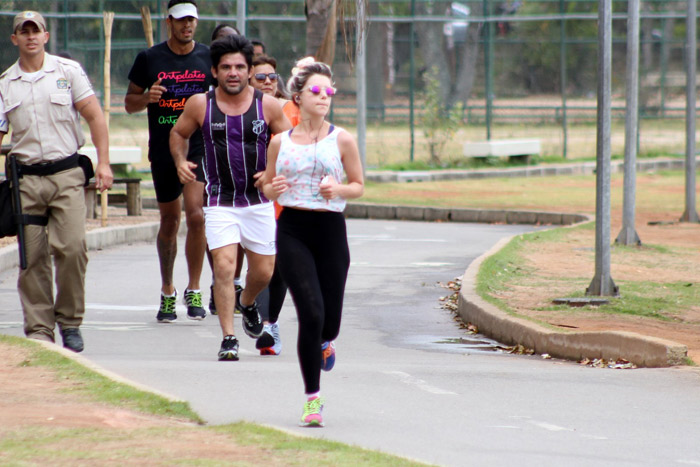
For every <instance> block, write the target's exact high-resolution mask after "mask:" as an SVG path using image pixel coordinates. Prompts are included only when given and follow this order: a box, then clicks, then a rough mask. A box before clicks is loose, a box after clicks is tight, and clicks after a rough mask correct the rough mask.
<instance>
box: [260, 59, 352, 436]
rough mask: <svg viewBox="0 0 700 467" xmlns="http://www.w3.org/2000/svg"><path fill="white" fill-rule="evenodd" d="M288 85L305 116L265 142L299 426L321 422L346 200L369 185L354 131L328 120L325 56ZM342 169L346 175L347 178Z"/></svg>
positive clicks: (344, 260) (344, 251)
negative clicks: (293, 317)
mask: <svg viewBox="0 0 700 467" xmlns="http://www.w3.org/2000/svg"><path fill="white" fill-rule="evenodd" d="M295 71H297V73H296V74H294V75H293V76H292V78H291V79H290V80H289V85H288V89H289V92H290V93H291V95H292V99H293V100H294V102H295V103H296V104H297V105H298V106H299V111H300V122H299V124H298V125H297V126H296V127H294V128H293V129H292V130H290V131H285V132H284V133H281V134H279V135H276V136H275V137H274V138H273V139H272V141H271V142H270V147H269V149H268V164H267V170H266V173H265V177H264V180H265V181H264V186H263V189H264V192H265V196H266V197H268V198H269V199H276V200H277V202H278V203H279V204H280V205H282V206H283V207H284V209H283V210H282V214H281V215H280V217H279V219H278V223H277V261H278V267H279V270H280V272H281V274H282V278H283V279H284V281H285V282H286V284H287V286H288V287H289V292H290V294H291V296H292V300H293V301H294V306H295V307H296V312H297V318H298V321H299V335H298V340H297V353H298V355H299V365H300V367H301V373H302V377H303V380H304V387H305V392H306V401H305V403H304V411H303V414H302V417H301V421H300V425H301V426H323V416H322V410H323V403H324V401H323V399H322V398H321V396H320V380H321V370H325V371H329V370H331V369H332V368H333V365H334V364H335V345H334V343H333V341H334V340H335V339H336V337H337V336H338V333H339V331H340V320H341V315H342V310H343V296H344V294H345V282H346V279H347V275H348V269H349V267H350V252H349V248H348V241H347V233H346V227H345V217H344V216H343V210H344V209H345V204H346V200H348V199H353V198H359V197H360V196H362V193H363V191H364V181H363V176H362V164H361V162H360V155H359V151H358V149H357V144H356V143H355V139H354V138H353V137H352V136H351V135H350V133H348V132H347V131H345V130H343V129H341V128H338V127H335V126H333V125H331V124H330V123H328V122H327V121H326V120H325V117H326V115H327V114H328V111H329V109H330V105H331V98H332V97H333V95H334V94H335V92H336V91H335V89H334V88H333V86H332V78H333V74H332V72H331V69H330V67H329V66H328V65H326V64H325V63H320V62H314V63H310V64H307V65H305V66H303V67H301V68H299V69H298V70H295ZM343 172H344V173H345V175H346V180H345V181H343Z"/></svg>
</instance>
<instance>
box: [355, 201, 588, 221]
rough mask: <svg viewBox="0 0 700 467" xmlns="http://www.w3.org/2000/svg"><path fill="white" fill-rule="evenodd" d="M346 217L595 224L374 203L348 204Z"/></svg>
mask: <svg viewBox="0 0 700 467" xmlns="http://www.w3.org/2000/svg"><path fill="white" fill-rule="evenodd" d="M345 217H349V218H353V219H386V220H407V221H426V222H478V223H486V224H532V225H542V224H544V225H550V224H551V225H571V224H576V223H578V222H584V221H589V220H592V217H590V216H587V215H584V214H566V213H557V212H545V211H508V210H502V209H499V210H497V209H467V208H435V207H429V206H394V205H389V204H374V203H348V204H347V206H346V208H345Z"/></svg>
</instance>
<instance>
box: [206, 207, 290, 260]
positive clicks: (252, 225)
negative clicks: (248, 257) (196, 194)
mask: <svg viewBox="0 0 700 467" xmlns="http://www.w3.org/2000/svg"><path fill="white" fill-rule="evenodd" d="M204 228H205V234H206V236H207V244H208V245H209V249H210V250H215V249H217V248H221V247H224V246H227V245H232V244H234V243H240V244H241V245H242V246H243V248H245V249H246V250H250V251H252V252H253V253H257V254H259V255H274V254H275V252H276V248H275V234H276V229H277V223H276V221H275V207H274V204H273V203H263V204H256V205H254V206H247V207H243V208H235V207H229V206H210V207H205V208H204Z"/></svg>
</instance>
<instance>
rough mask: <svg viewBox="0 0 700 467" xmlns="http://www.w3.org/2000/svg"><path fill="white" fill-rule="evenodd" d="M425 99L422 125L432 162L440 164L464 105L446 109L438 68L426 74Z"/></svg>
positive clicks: (458, 122) (457, 124)
mask: <svg viewBox="0 0 700 467" xmlns="http://www.w3.org/2000/svg"><path fill="white" fill-rule="evenodd" d="M423 99H424V102H423V115H422V118H421V125H422V127H423V134H424V135H425V139H426V145H427V146H428V151H429V153H430V162H431V163H433V164H440V162H441V157H442V152H443V149H444V148H445V144H446V143H447V142H448V141H449V140H450V139H452V137H453V136H454V134H455V132H456V131H457V128H458V127H459V124H460V122H461V116H462V104H458V105H455V106H454V107H452V108H451V109H448V108H446V107H445V104H444V102H443V98H442V90H441V87H440V80H439V70H438V69H437V67H432V68H430V69H429V70H428V71H427V72H426V74H425V89H424V90H423Z"/></svg>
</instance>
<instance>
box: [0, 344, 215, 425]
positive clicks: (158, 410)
mask: <svg viewBox="0 0 700 467" xmlns="http://www.w3.org/2000/svg"><path fill="white" fill-rule="evenodd" d="M0 342H7V343H10V344H13V345H16V344H19V345H23V346H25V347H28V348H30V349H31V351H32V353H31V355H30V356H29V358H27V359H26V360H25V361H24V362H22V365H23V366H44V367H48V368H51V369H53V370H55V371H57V373H58V375H59V378H61V379H62V380H70V381H73V382H74V383H75V384H74V385H73V386H71V391H72V392H76V393H79V394H81V395H83V396H85V397H86V398H88V399H91V400H95V401H100V402H106V403H108V404H112V405H115V406H122V407H126V408H130V409H134V410H138V411H141V412H144V413H151V414H155V415H162V416H166V417H177V418H184V419H188V420H191V421H194V422H198V423H202V422H203V421H202V419H201V418H200V417H199V415H197V414H196V413H195V412H193V411H192V409H191V408H190V406H189V404H188V403H187V402H180V401H170V400H167V399H165V398H164V397H161V396H158V395H156V394H153V393H150V392H144V391H140V390H138V389H135V388H133V387H132V386H129V385H126V384H123V383H116V382H114V381H112V380H110V379H108V378H107V377H105V376H102V375H100V374H98V373H95V372H94V371H93V370H91V369H89V368H87V367H85V366H83V365H81V364H79V363H77V362H75V361H73V360H70V359H68V358H66V357H64V356H63V355H61V354H59V353H56V352H51V351H49V350H45V349H44V348H42V347H41V346H39V345H38V344H36V343H35V342H32V341H31V340H29V339H20V338H16V337H11V336H3V335H0Z"/></svg>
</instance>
